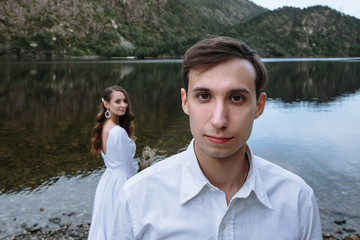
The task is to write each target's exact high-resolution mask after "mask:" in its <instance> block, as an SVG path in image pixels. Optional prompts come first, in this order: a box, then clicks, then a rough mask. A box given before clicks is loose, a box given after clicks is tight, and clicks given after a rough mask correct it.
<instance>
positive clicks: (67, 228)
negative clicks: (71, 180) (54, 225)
mask: <svg viewBox="0 0 360 240" xmlns="http://www.w3.org/2000/svg"><path fill="white" fill-rule="evenodd" d="M334 222H335V223H336V224H337V225H339V226H342V225H344V224H345V223H346V221H345V220H341V221H334ZM89 228H90V223H88V224H86V225H83V224H80V225H78V226H76V227H73V226H71V224H70V223H68V224H60V225H59V228H58V229H55V230H54V229H48V228H46V227H45V228H41V227H37V226H33V227H32V228H28V227H26V228H24V229H23V232H22V233H20V234H14V235H11V236H8V237H5V238H3V239H1V240H86V239H87V236H88V234H89ZM340 229H341V230H335V231H333V232H332V233H323V239H324V240H360V235H359V233H357V231H355V230H353V229H347V228H345V227H341V228H340Z"/></svg>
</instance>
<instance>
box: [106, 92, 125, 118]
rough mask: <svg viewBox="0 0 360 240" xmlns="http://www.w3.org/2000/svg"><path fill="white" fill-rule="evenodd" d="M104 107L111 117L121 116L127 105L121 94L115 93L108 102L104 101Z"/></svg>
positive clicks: (123, 95)
mask: <svg viewBox="0 0 360 240" xmlns="http://www.w3.org/2000/svg"><path fill="white" fill-rule="evenodd" d="M104 105H105V107H106V108H107V109H108V110H109V111H110V113H111V114H112V115H115V116H123V115H124V114H125V112H126V109H127V107H128V105H129V104H128V101H127V99H126V96H125V94H124V93H123V92H121V91H115V92H113V93H112V94H111V99H110V102H107V101H105V103H104Z"/></svg>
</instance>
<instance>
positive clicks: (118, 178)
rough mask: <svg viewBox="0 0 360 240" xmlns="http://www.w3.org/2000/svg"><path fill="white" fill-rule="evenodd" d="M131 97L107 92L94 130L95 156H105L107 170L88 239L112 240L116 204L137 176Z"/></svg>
mask: <svg viewBox="0 0 360 240" xmlns="http://www.w3.org/2000/svg"><path fill="white" fill-rule="evenodd" d="M129 100H130V99H129V94H128V93H127V92H126V90H125V89H124V88H122V87H119V86H112V87H108V88H106V89H105V91H104V93H103V98H102V104H101V106H100V112H99V114H98V116H97V118H96V125H95V127H94V129H93V132H94V136H93V138H92V153H93V154H95V155H99V154H101V156H102V158H103V159H104V162H105V165H106V170H105V172H104V174H103V175H102V177H101V179H100V182H99V184H98V186H97V189H96V193H95V199H94V208H93V213H92V219H91V226H90V232H89V237H88V239H91V240H106V239H111V231H112V224H113V211H114V204H115V203H116V202H117V201H118V199H117V197H118V194H119V192H120V190H121V188H122V187H123V184H124V182H125V181H126V180H127V179H129V178H130V177H131V176H133V175H135V174H136V172H137V168H136V166H135V164H134V161H133V157H134V154H135V150H136V146H135V143H134V140H133V139H134V136H133V133H134V126H133V124H132V121H133V120H134V115H133V113H132V111H131V106H130V101H129Z"/></svg>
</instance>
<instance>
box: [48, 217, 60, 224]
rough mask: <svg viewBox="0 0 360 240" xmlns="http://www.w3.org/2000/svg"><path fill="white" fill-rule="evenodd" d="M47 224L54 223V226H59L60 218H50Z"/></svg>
mask: <svg viewBox="0 0 360 240" xmlns="http://www.w3.org/2000/svg"><path fill="white" fill-rule="evenodd" d="M49 222H51V223H54V224H59V223H60V222H61V219H60V218H50V219H49Z"/></svg>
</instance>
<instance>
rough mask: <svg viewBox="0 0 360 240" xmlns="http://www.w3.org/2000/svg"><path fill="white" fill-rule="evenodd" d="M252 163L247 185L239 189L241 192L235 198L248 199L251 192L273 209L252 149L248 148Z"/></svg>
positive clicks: (249, 158)
mask: <svg viewBox="0 0 360 240" xmlns="http://www.w3.org/2000/svg"><path fill="white" fill-rule="evenodd" d="M245 154H246V155H247V157H248V160H249V163H250V169H249V173H248V176H247V178H246V181H245V184H244V185H243V186H242V187H241V189H239V191H238V192H237V193H236V194H235V196H234V197H235V198H246V197H248V196H249V195H250V194H251V192H254V193H255V196H256V198H257V199H258V200H259V201H260V202H261V203H262V204H263V205H265V206H266V207H268V208H270V209H272V205H271V203H270V200H269V197H268V195H267V192H266V190H265V188H264V183H263V181H262V178H261V175H260V173H259V171H258V167H257V162H256V161H255V157H254V155H253V153H252V151H251V149H250V147H249V146H248V145H247V146H246V153H245Z"/></svg>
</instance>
